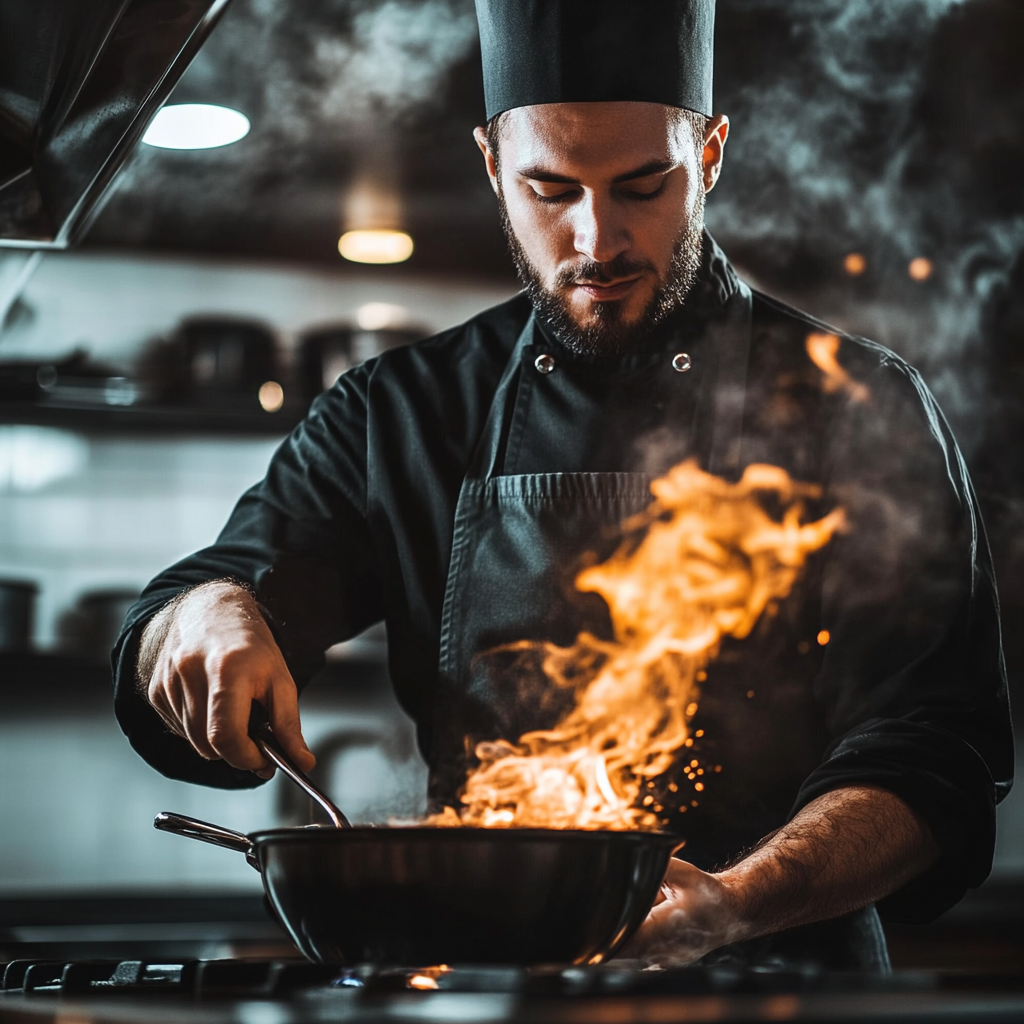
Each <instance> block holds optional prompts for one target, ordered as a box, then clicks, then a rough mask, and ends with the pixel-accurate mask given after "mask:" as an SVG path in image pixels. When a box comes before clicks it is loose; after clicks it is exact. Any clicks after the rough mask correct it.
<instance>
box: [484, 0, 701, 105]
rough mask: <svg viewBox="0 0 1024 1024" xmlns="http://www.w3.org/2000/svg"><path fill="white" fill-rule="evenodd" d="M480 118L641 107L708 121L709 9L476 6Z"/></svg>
mask: <svg viewBox="0 0 1024 1024" xmlns="http://www.w3.org/2000/svg"><path fill="white" fill-rule="evenodd" d="M476 16H477V21H478V22H479V24H480V46H481V49H482V51H483V61H484V98H485V100H486V104H487V118H488V120H490V119H491V118H492V117H494V115H495V114H498V113H500V112H501V111H503V110H511V109H512V108H513V107H526V106H531V105H533V104H535V103H573V102H587V101H590V102H595V101H599V100H640V101H646V102H649V103H664V104H666V105H668V106H673V107H685V108H687V109H688V110H695V111H697V112H698V113H701V114H706V115H708V116H710V115H711V78H712V68H713V42H714V27H715V0H476Z"/></svg>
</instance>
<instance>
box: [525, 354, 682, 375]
mask: <svg viewBox="0 0 1024 1024" xmlns="http://www.w3.org/2000/svg"><path fill="white" fill-rule="evenodd" d="M691 366H693V360H692V359H690V354H689V353H688V352H679V353H677V354H676V355H674V356H673V357H672V369H673V370H675V371H676V373H686V371H687V370H688V369H690V367H691ZM537 369H538V370H539V369H540V367H539V366H538V367H537Z"/></svg>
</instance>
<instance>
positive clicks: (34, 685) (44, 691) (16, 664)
mask: <svg viewBox="0 0 1024 1024" xmlns="http://www.w3.org/2000/svg"><path fill="white" fill-rule="evenodd" d="M100 691H104V692H106V693H110V694H112V693H113V683H112V681H111V674H110V665H109V664H108V663H107V662H105V661H100V660H99V659H96V660H92V659H89V658H84V657H81V656H78V655H73V654H51V653H49V652H46V651H24V652H21V651H19V652H12V651H3V652H0V697H2V698H3V700H4V701H5V703H10V702H12V701H13V702H14V703H21V702H25V703H31V702H33V701H34V699H35V698H37V697H41V698H43V699H49V697H51V696H52V695H53V694H54V693H57V692H59V693H61V694H70V693H79V694H82V695H83V696H84V695H93V694H96V693H98V692H100Z"/></svg>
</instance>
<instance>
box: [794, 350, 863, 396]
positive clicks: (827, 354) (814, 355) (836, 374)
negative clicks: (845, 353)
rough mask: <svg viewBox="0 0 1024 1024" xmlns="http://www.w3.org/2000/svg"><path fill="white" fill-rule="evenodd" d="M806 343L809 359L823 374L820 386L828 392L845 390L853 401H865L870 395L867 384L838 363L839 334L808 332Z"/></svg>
mask: <svg viewBox="0 0 1024 1024" xmlns="http://www.w3.org/2000/svg"><path fill="white" fill-rule="evenodd" d="M806 344H807V354H808V355H809V356H810V357H811V361H812V362H813V363H814V365H815V366H817V367H818V369H819V370H821V372H822V373H823V374H825V379H824V381H823V382H822V387H824V389H825V390H826V391H827V392H829V394H832V393H833V392H835V391H845V392H846V393H847V394H848V395H849V396H850V398H851V399H852V400H853V401H855V402H866V401H867V400H868V398H870V397H871V392H870V391H869V390H868V388H867V386H866V385H864V384H859V383H858V382H857V381H855V380H854V379H853V378H852V377H851V376H850V375H849V374H848V373H847V372H846V370H844V369H843V368H842V366H840V365H839V358H838V357H839V335H837V334H808V335H807V342H806Z"/></svg>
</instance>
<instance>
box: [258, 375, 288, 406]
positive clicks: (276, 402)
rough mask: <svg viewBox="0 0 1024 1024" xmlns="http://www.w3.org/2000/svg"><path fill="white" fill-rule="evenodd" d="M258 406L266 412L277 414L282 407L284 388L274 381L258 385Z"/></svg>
mask: <svg viewBox="0 0 1024 1024" xmlns="http://www.w3.org/2000/svg"><path fill="white" fill-rule="evenodd" d="M259 396H260V405H262V406H263V408H264V409H265V410H266V411H267V412H277V411H278V410H279V409H280V408H281V406H282V405H284V388H283V387H281V385H280V384H278V383H277V381H276V380H268V381H267V382H266V383H265V384H261V385H260V393H259Z"/></svg>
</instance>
